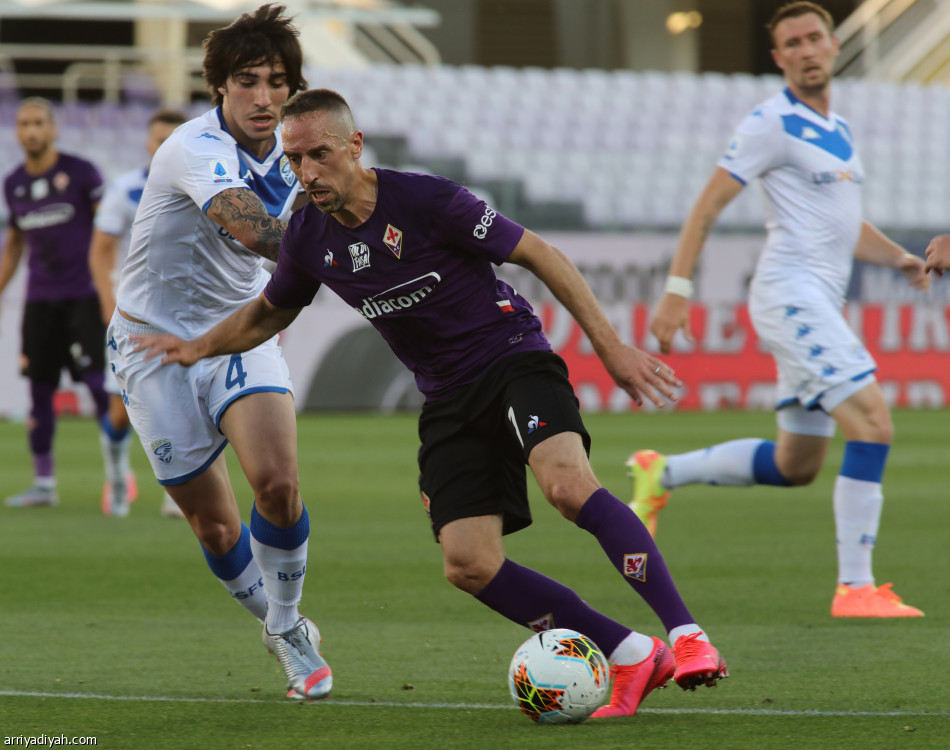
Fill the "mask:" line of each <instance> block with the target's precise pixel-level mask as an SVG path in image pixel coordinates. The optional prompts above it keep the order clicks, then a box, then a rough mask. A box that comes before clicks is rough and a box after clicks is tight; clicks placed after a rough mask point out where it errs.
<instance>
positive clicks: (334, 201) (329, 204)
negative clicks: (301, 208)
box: [310, 190, 346, 214]
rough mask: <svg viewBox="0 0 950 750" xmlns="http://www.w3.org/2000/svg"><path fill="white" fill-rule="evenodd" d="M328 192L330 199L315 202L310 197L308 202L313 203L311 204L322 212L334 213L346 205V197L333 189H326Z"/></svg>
mask: <svg viewBox="0 0 950 750" xmlns="http://www.w3.org/2000/svg"><path fill="white" fill-rule="evenodd" d="M328 194H329V195H330V200H328V201H326V202H324V203H316V202H314V200H313V198H312V197H311V199H310V202H311V203H313V205H314V206H316V207H317V208H318V209H319V210H320V211H321V212H322V213H325V214H335V213H336V212H337V211H339V210H341V209H342V208H343V206H345V205H346V198H344V197H343V196H342V195H340V193H338V192H336V191H334V190H331V191H328Z"/></svg>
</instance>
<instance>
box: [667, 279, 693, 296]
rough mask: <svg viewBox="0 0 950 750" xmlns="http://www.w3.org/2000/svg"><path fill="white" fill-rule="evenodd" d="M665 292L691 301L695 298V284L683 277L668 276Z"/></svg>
mask: <svg viewBox="0 0 950 750" xmlns="http://www.w3.org/2000/svg"><path fill="white" fill-rule="evenodd" d="M663 291H665V292H666V293H667V294H676V295H679V296H680V297H686V299H690V298H691V297H692V296H693V282H692V281H690V280H689V279H687V278H684V277H682V276H667V277H666V286H665V287H664V288H663Z"/></svg>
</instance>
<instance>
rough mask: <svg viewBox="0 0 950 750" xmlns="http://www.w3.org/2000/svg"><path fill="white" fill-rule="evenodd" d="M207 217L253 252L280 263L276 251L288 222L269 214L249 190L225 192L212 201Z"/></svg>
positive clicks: (232, 189)
mask: <svg viewBox="0 0 950 750" xmlns="http://www.w3.org/2000/svg"><path fill="white" fill-rule="evenodd" d="M207 214H208V216H210V217H211V218H212V219H214V220H215V221H216V222H218V224H220V225H221V226H222V227H224V228H225V229H226V230H227V231H228V232H230V233H231V235H232V236H233V237H235V238H236V239H237V240H238V241H239V242H241V243H242V244H243V245H244V246H245V247H247V248H248V249H249V250H251V251H252V252H255V253H257V254H258V255H261V256H263V257H265V258H268V259H270V260H274V261H276V260H277V249H278V248H279V247H280V238H281V235H283V233H284V230H285V229H286V228H287V223H286V222H284V221H281V220H280V219H275V218H274V217H273V216H271V215H270V214H268V213H267V209H266V208H264V204H263V202H262V201H261V199H260V198H258V197H257V195H255V194H254V192H253V191H251V190H248V189H247V188H231V189H230V190H224V191H222V192H220V193H218V194H217V195H216V196H214V198H212V199H211V203H210V204H209V205H208V211H207Z"/></svg>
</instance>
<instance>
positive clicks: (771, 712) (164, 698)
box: [0, 690, 950, 717]
mask: <svg viewBox="0 0 950 750" xmlns="http://www.w3.org/2000/svg"><path fill="white" fill-rule="evenodd" d="M6 696H9V697H25V698H68V699H83V700H100V701H142V702H149V703H261V704H274V703H284V704H287V705H296V702H295V701H289V700H286V699H279V700H271V699H258V698H180V697H175V696H168V695H138V696H134V695H101V694H97V693H44V692H36V691H30V690H0V697H6ZM320 704H321V705H327V706H362V707H367V708H368V707H371V706H382V707H384V708H448V709H462V710H471V709H493V710H498V709H501V710H505V711H514V710H516V706H514V705H507V706H502V705H499V704H496V703H491V704H489V703H401V702H398V701H348V700H334V699H332V698H331V699H329V700H325V701H320ZM637 713H641V714H661V715H662V714H671V715H681V714H696V715H700V716H843V717H847V716H935V717H941V716H950V711H821V710H805V711H781V710H777V709H771V708H641V709H640V710H639V711H638V712H637Z"/></svg>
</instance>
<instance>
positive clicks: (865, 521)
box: [834, 475, 884, 587]
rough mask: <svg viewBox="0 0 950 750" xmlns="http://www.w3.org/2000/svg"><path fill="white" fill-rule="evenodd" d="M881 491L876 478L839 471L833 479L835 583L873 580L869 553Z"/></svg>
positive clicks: (881, 503)
mask: <svg viewBox="0 0 950 750" xmlns="http://www.w3.org/2000/svg"><path fill="white" fill-rule="evenodd" d="M883 507H884V494H883V492H882V491H881V484H880V482H866V481H862V480H860V479H851V478H850V477H845V476H841V475H839V476H838V477H837V479H835V493H834V509H835V532H836V536H837V542H838V583H847V584H850V585H852V586H856V587H860V586H866V585H868V584H869V583H874V574H873V573H872V572H871V555H872V552H873V550H874V543H875V541H876V540H877V532H878V528H879V526H880V524H881V511H882V509H883Z"/></svg>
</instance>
